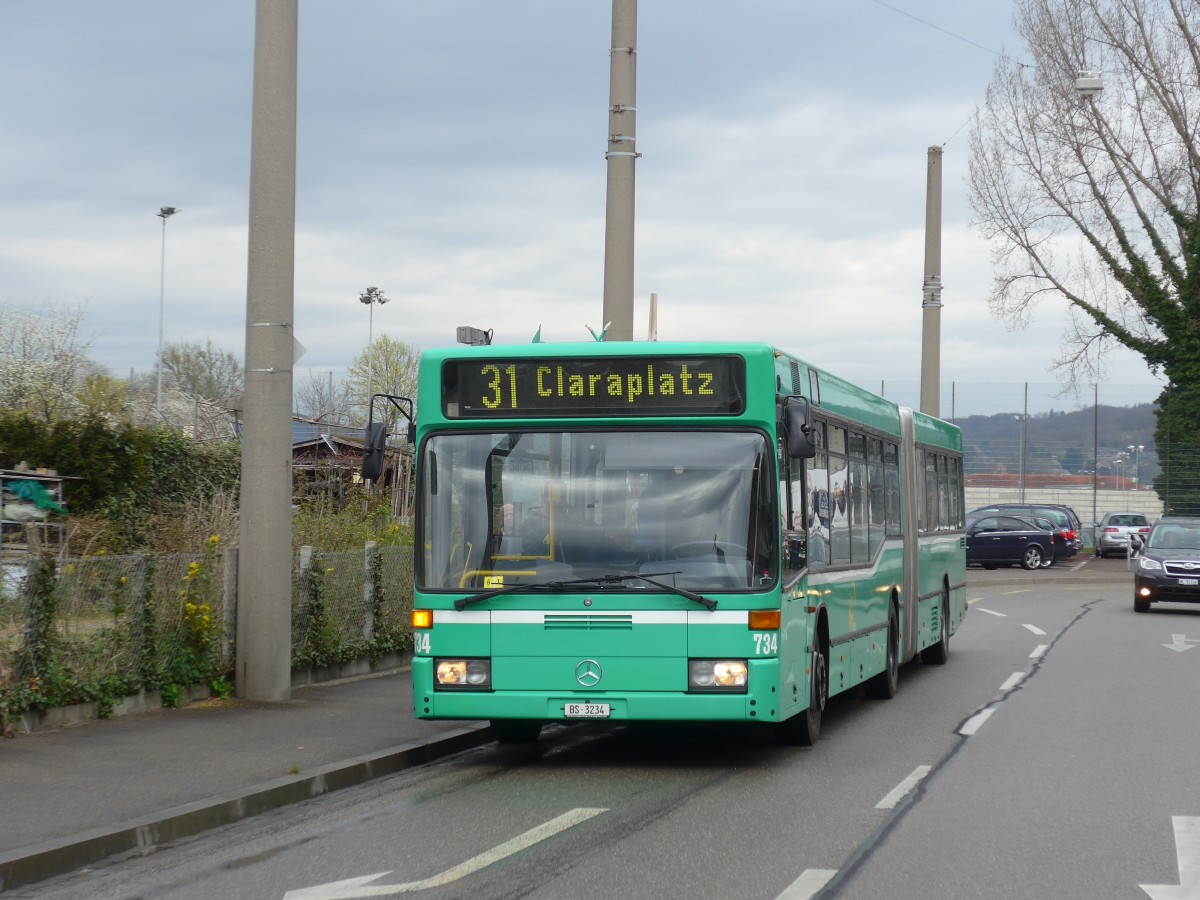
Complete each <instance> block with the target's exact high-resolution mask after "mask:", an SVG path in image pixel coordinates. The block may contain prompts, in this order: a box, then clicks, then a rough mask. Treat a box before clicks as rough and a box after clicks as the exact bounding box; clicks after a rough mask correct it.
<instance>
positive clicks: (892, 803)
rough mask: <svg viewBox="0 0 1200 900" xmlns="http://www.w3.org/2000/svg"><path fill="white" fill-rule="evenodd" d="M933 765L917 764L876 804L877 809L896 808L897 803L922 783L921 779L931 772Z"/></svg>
mask: <svg viewBox="0 0 1200 900" xmlns="http://www.w3.org/2000/svg"><path fill="white" fill-rule="evenodd" d="M931 768H932V767H931V766H917V767H916V768H915V769H913V770H912V772H911V773H910V774H909V776H908V777H907V778H905V779H904V780H903V781H902V782H900V783H899V784H898V785H896V786H895V787H894V788H892V790H891V793H889V794H888V795H887V796H886V797H884V798H883V799H882V800H880V801H879V802H878V803H876V804H875V808H876V809H895V808H896V804H897V803H899V802H900V801H901V800H903V799H904V798H905V797H906V796H907V795H908V794H909V792H910V791H912V789H913V788H915V787H916V786H917V785H918V784H920V783H921V779H922V778H924V777H925V776H926V775H928V774H929V772H930V769H931Z"/></svg>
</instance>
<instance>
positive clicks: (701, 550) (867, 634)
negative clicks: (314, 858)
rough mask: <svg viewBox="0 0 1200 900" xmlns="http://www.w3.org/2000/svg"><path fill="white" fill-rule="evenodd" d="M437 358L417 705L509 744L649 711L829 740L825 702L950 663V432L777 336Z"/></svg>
mask: <svg viewBox="0 0 1200 900" xmlns="http://www.w3.org/2000/svg"><path fill="white" fill-rule="evenodd" d="M420 365H421V368H420V379H419V385H420V387H419V390H418V397H417V398H416V399H417V403H416V422H415V429H414V430H413V432H412V433H413V435H414V437H415V441H416V454H417V456H416V459H417V464H416V465H417V488H416V507H415V508H416V521H415V527H416V546H417V548H418V550H417V553H416V554H415V570H416V571H415V599H414V609H413V644H414V646H413V667H412V674H413V698H414V704H415V710H416V715H417V716H418V717H420V718H434V719H488V720H490V721H491V724H492V727H493V729H494V732H495V734H496V736H497V738H498V739H499V740H501V741H503V742H523V741H532V740H536V739H537V737H538V735H539V734H540V732H541V729H542V726H543V725H544V724H545V723H548V722H574V721H579V720H607V721H613V722H632V721H651V720H653V721H692V722H695V721H708V722H761V723H764V724H767V723H769V724H770V725H771V726H772V727H773V728H774V729H775V731H776V734H777V736H778V737H779V739H780V740H781V741H782V742H784V743H794V744H811V743H813V742H814V741H815V740H816V739H817V737H818V734H819V732H820V728H821V716H822V711H823V709H824V707H825V704H826V701H827V699H828V698H829V697H830V696H832V695H835V694H838V693H841V692H843V691H848V690H851V689H854V688H855V687H856V686H858V685H864V686H865V688H866V690H867V691H868V692H869V693H870V694H872V695H875V696H880V697H885V698H886V697H891V696H892V695H893V694H894V693H895V692H896V689H897V685H898V679H899V675H900V667H901V665H903V664H904V663H907V662H908V661H910V660H912V659H913V658H914V657H915V656H917V655H918V654H919V655H920V657H921V659H922V661H923V662H926V663H934V664H940V663H944V662H945V661H946V658H947V654H948V651H949V642H950V636H951V635H952V634H953V633H954V632H955V630H956V629H957V627H958V625H959V623H961V621H962V619H963V616H964V615H965V613H966V588H965V581H966V575H965V569H966V566H965V539H964V534H963V474H962V473H963V468H962V440H961V435H960V433H959V430H958V429H957V428H956V427H954V426H952V425H950V424H948V423H946V422H943V421H941V420H938V419H936V418H933V417H930V416H927V415H923V414H921V413H919V412H914V411H912V410H909V409H905V408H901V407H898V406H896V405H895V404H893V403H891V402H889V401H888V400H886V399H884V398H882V397H880V396H877V395H875V394H872V393H870V392H869V391H865V390H862V389H861V388H857V387H854V386H853V385H851V384H849V383H847V382H846V381H844V380H842V379H840V378H837V377H836V376H834V375H831V374H829V373H827V372H825V371H823V370H821V369H818V368H816V367H814V366H811V365H809V364H807V363H805V362H803V361H802V360H799V359H797V358H795V357H793V356H789V355H788V354H786V353H784V352H781V351H779V350H776V349H774V348H772V347H770V346H768V345H766V344H751V343H745V344H743V343H699V342H695V343H657V342H647V343H605V342H593V343H587V344H566V345H564V344H557V345H555V344H541V343H538V344H528V345H520V346H480V347H466V346H462V347H458V348H455V349H448V350H439V351H429V352H426V353H424V354H423V356H422V359H421V364H420ZM378 427H379V426H376V428H377V429H378ZM377 438H378V439H379V440H381V439H382V438H381V437H380V436H379V435H377Z"/></svg>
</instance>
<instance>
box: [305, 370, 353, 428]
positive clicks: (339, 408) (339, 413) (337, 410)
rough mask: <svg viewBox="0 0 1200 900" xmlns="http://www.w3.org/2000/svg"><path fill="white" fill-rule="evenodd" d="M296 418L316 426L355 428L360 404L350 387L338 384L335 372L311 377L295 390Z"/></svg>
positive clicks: (341, 383)
mask: <svg viewBox="0 0 1200 900" xmlns="http://www.w3.org/2000/svg"><path fill="white" fill-rule="evenodd" d="M295 394H296V398H295V407H296V415H298V416H301V417H303V418H305V419H309V420H310V421H313V422H327V423H329V424H330V425H351V424H353V423H354V421H355V419H354V416H355V413H356V410H355V404H356V400H355V399H354V395H353V394H352V393H351V389H350V386H349V385H348V384H347V383H346V382H345V381H344V380H341V379H337V380H335V379H334V378H333V373H332V372H313V371H310V372H309V373H308V377H307V378H306V379H301V380H299V381H298V382H297V383H296V387H295Z"/></svg>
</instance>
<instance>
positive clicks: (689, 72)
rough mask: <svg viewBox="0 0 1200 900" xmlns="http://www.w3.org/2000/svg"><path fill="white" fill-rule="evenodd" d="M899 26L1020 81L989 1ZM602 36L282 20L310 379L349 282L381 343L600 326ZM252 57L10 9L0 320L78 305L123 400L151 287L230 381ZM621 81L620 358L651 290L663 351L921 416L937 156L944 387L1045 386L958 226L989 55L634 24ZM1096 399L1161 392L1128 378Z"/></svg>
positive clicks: (348, 7)
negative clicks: (623, 313)
mask: <svg viewBox="0 0 1200 900" xmlns="http://www.w3.org/2000/svg"><path fill="white" fill-rule="evenodd" d="M892 5H893V6H903V8H905V9H906V10H907V11H909V12H910V13H912V14H913V15H914V16H918V17H920V18H923V19H925V20H927V21H930V22H934V23H936V24H937V25H938V26H939V27H940V28H942V29H945V30H946V31H950V32H952V33H953V34H956V35H960V36H962V37H963V38H965V39H967V40H969V41H973V42H975V43H978V44H982V45H984V46H986V47H993V48H994V49H995V50H996V51H999V50H1001V49H1008V50H1009V51H1011V52H1013V53H1014V54H1016V55H1018V56H1019V55H1020V51H1021V48H1020V47H1019V46H1017V45H1016V44H1015V41H1014V38H1013V36H1012V34H1011V30H1010V27H1009V17H1010V15H1011V5H1010V3H1009V2H1007V0H976V2H972V3H970V4H959V5H955V4H944V3H936V2H933V0H909V2H907V3H904V4H892ZM610 16H611V3H610V2H609V0H572V2H569V3H568V2H562V0H527V2H516V3H509V4H497V3H495V2H492V0H445V2H440V3H437V4H413V3H403V2H398V0H344V2H339V3H318V2H302V3H300V56H299V69H300V76H299V137H298V169H297V223H296V229H297V233H296V265H295V272H296V283H295V317H294V318H295V334H296V337H297V338H298V339H299V340H300V341H301V342H302V343H303V344H304V345H305V346H306V348H307V354H306V355H305V357H304V359H303V360H301V362H300V366H301V367H311V368H313V369H329V370H333V371H335V372H338V373H340V372H341V371H343V370H344V369H345V367H346V366H347V365H348V364H349V362H350V361H351V360H352V359H353V358H354V357H355V356H357V355H358V354H359V353H361V352H362V351H363V350H364V349H365V346H366V342H367V331H368V322H367V311H366V310H364V309H363V308H362V305H361V304H359V303H358V295H359V293H360V292H361V291H362V290H364V289H365V288H366V287H367V286H368V285H376V286H378V287H380V288H382V289H383V290H384V292H385V293H386V294H387V295H388V296H389V297H391V298H392V301H393V302H391V303H389V304H388V305H387V306H385V307H376V308H375V311H374V332H375V334H376V336H379V335H381V334H384V333H386V334H389V335H391V336H392V337H395V338H399V339H402V340H405V341H409V342H411V343H414V344H416V345H418V346H420V347H432V346H437V345H442V344H446V343H449V342H452V341H453V340H454V334H455V327H456V326H457V325H461V324H471V325H475V326H478V327H481V328H490V329H493V330H494V332H495V339H496V341H497V342H503V343H513V342H524V341H527V340H529V339H530V338H531V336H532V335H533V333H534V331H535V330H536V329H537V328H538V326H539V325H540V326H542V329H543V337H544V338H545V339H546V340H551V341H561V340H572V341H573V340H579V339H583V338H586V337H587V334H586V332H585V331H584V323H588V324H591V325H592V326H593V327H598V326H599V325H600V324H601V322H600V317H601V296H602V281H603V251H604V246H603V245H604V215H605V210H604V196H605V178H606V171H605V162H604V150H605V139H606V125H607V105H608V47H609V43H610V28H611V18H610ZM253 27H254V15H253V4H252V3H250V2H249V0H207V2H204V3H169V4H164V3H161V2H154V0H125V2H122V3H119V4H112V3H110V4H97V3H94V2H91V0H56V2H54V3H45V2H41V0H6V2H5V3H3V4H0V35H3V38H0V40H2V41H3V47H2V50H3V52H0V91H3V94H4V104H3V108H4V109H5V140H4V141H3V142H0V207H2V208H3V212H4V214H3V215H2V216H0V303H8V304H12V305H17V306H35V305H38V304H41V303H43V302H46V301H53V302H55V303H59V304H67V305H72V306H73V305H78V304H86V306H87V320H86V325H87V327H89V328H90V329H92V330H94V331H95V332H96V334H97V338H96V341H95V344H94V345H93V356H94V357H95V358H96V359H97V360H98V361H99V362H102V363H104V364H105V365H107V366H109V367H110V368H111V369H112V370H113V371H114V373H117V374H120V373H122V372H125V371H127V370H128V369H131V368H136V369H148V368H151V367H152V366H153V365H154V354H155V350H156V341H157V336H158V311H159V299H160V278H162V279H163V280H162V293H163V297H164V322H165V324H164V329H165V336H166V339H167V340H168V341H175V340H193V341H194V340H203V339H204V338H205V337H206V336H211V338H212V339H213V341H214V342H215V343H216V344H217V345H218V346H220V347H223V348H226V349H230V350H233V351H234V352H237V353H239V354H240V352H241V349H242V347H243V345H244V334H245V295H246V238H247V211H248V196H247V192H248V181H249V165H250V161H249V157H250V151H249V133H250V96H251V87H252V83H251V79H252V65H253V39H254V35H253ZM1005 45H1007V47H1006V46H1005ZM638 51H639V53H638V102H637V106H638V114H637V115H638V119H637V130H638V150H639V151H640V152H641V153H642V154H643V156H642V158H641V159H640V160H639V162H638V169H637V224H636V234H637V239H636V240H637V244H636V247H637V251H636V252H637V257H636V290H635V293H636V298H637V299H636V304H637V308H636V313H635V337H638V338H640V337H642V336H644V335H645V332H646V322H647V307H648V297H649V295H650V293H651V292H652V291H653V292H657V294H658V297H659V304H660V306H659V319H658V325H659V335H660V337H661V338H663V339H670V338H687V339H692V338H739V339H741V338H745V339H751V340H767V341H770V342H772V343H775V344H777V345H779V346H783V347H786V348H788V349H790V350H793V351H795V352H797V353H798V354H800V355H801V356H804V357H806V358H809V359H811V360H812V361H813V362H815V363H818V364H820V365H822V366H824V367H826V368H828V369H831V370H833V371H836V372H839V373H840V374H843V375H845V376H846V377H849V378H851V379H856V380H860V381H862V382H864V383H865V384H868V385H870V386H876V385H878V384H881V383H909V384H912V385H915V384H916V382H917V381H918V379H919V365H920V338H921V305H920V304H921V281H922V274H923V265H924V262H923V260H924V256H923V254H924V241H925V235H924V228H925V189H926V184H925V176H926V150H927V148H928V147H929V146H930V145H932V144H941V143H944V142H947V141H948V142H947V143H946V147H945V155H944V176H943V193H944V205H943V244H942V269H943V271H942V278H943V283H944V285H945V289H944V292H943V301H944V303H945V307H944V309H943V311H942V325H941V327H942V355H941V372H942V380H943V382H944V383H947V384H949V383H951V382H955V383H964V384H966V383H980V384H987V383H996V382H1007V383H1013V384H1019V383H1021V382H1024V381H1031V382H1041V383H1046V382H1052V381H1053V380H1054V378H1053V375H1051V374H1050V372H1049V365H1050V363H1051V361H1052V359H1053V358H1054V357H1056V356H1057V355H1058V354H1059V352H1060V350H1059V345H1060V341H1061V337H1062V331H1063V328H1064V325H1065V322H1066V312H1065V309H1063V308H1062V307H1056V306H1052V305H1049V304H1048V305H1046V306H1044V307H1043V308H1042V309H1041V310H1040V311H1039V312H1038V314H1037V317H1036V318H1035V320H1034V321H1033V323H1032V324H1031V326H1030V327H1029V328H1028V329H1026V330H1023V331H1018V332H1012V331H1010V330H1008V328H1007V326H1006V325H1005V324H1004V323H1002V322H998V321H996V320H995V319H993V318H992V317H991V316H990V314H989V312H988V309H987V296H988V293H989V289H990V282H991V267H990V261H989V252H988V247H987V245H986V243H985V242H984V241H983V239H982V237H981V236H980V235H979V234H978V233H977V232H975V231H973V230H972V229H971V228H970V227H969V210H968V208H967V202H966V188H965V183H964V178H965V174H966V137H965V135H966V132H965V129H962V126H963V125H964V123H965V122H966V120H967V118H968V116H969V115H970V113H971V111H972V109H973V107H974V106H975V105H976V104H978V103H980V102H981V101H982V99H983V96H984V91H985V88H986V86H987V83H988V80H989V77H990V73H991V68H992V64H993V62H994V59H995V57H994V56H993V55H991V54H989V53H988V52H987V51H985V50H982V49H980V48H979V47H975V46H972V45H971V44H969V43H967V41H966V40H956V39H955V38H954V37H952V36H950V35H947V34H946V33H945V32H944V31H939V30H938V29H935V28H931V27H928V26H926V25H922V24H921V23H920V22H917V21H915V20H914V19H913V18H910V17H906V16H902V15H899V14H897V13H896V12H895V11H893V10H890V9H889V8H887V7H886V6H884V5H882V4H879V3H876V2H872V0H844V2H840V3H836V4H825V5H817V4H803V3H796V2H794V0H752V2H747V3H741V4H730V3H728V2H717V0H649V2H647V0H643V2H642V3H641V4H640V9H639V23H638ZM164 205H173V206H177V207H179V208H180V209H181V212H180V214H179V215H177V216H175V217H173V218H171V219H170V220H169V222H168V223H167V226H166V234H165V238H166V241H165V256H164V255H163V226H162V220H160V219H159V218H158V217H157V216H156V213H157V211H158V209H159V207H160V206H164ZM1108 376H1109V381H1110V382H1113V383H1119V384H1124V385H1130V386H1144V387H1145V391H1144V396H1142V395H1141V394H1138V396H1139V399H1151V398H1152V397H1153V396H1154V394H1155V393H1156V391H1155V389H1154V385H1155V380H1154V379H1153V378H1152V377H1151V376H1150V374H1149V373H1148V372H1147V370H1146V367H1145V365H1144V363H1142V361H1141V360H1140V359H1138V358H1137V357H1135V356H1133V355H1132V354H1129V353H1127V352H1123V351H1122V352H1118V353H1115V354H1113V356H1112V357H1111V359H1110V362H1109V370H1108ZM1138 390H1139V391H1140V390H1141V389H1140V388H1139V389H1138ZM1134 393H1137V391H1135V392H1134ZM943 405H944V406H946V405H947V404H945V403H944V404H943ZM943 414H949V410H948V409H945V408H944V409H943Z"/></svg>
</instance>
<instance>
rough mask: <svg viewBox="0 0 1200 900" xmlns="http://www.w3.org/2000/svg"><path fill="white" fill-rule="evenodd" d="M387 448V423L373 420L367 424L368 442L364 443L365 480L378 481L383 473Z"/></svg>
mask: <svg viewBox="0 0 1200 900" xmlns="http://www.w3.org/2000/svg"><path fill="white" fill-rule="evenodd" d="M386 449H387V423H386V422H372V423H371V424H370V425H368V426H367V435H366V443H365V444H364V445H363V461H362V477H363V480H364V481H377V480H378V479H379V476H380V475H382V474H383V454H384V452H385V450H386Z"/></svg>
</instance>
